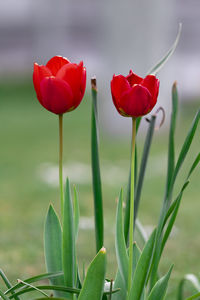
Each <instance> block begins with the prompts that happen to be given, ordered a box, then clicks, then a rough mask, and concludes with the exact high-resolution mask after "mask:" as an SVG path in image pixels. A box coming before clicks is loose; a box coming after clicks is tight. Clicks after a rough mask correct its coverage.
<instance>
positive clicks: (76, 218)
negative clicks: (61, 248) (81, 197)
mask: <svg viewBox="0 0 200 300" xmlns="http://www.w3.org/2000/svg"><path fill="white" fill-rule="evenodd" d="M79 217H80V211H79V201H78V193H77V189H76V186H75V185H74V231H75V240H77V238H78V229H79V228H78V227H79Z"/></svg>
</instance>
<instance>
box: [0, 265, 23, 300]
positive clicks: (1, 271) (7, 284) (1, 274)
mask: <svg viewBox="0 0 200 300" xmlns="http://www.w3.org/2000/svg"><path fill="white" fill-rule="evenodd" d="M0 276H1V278H2V280H3V281H4V283H5V285H6V287H7V288H8V289H11V288H12V284H11V283H10V281H9V280H8V278H7V277H6V275H5V273H4V272H3V270H0ZM13 293H14V292H12V294H13ZM14 298H15V300H20V299H19V298H18V297H17V296H16V297H14Z"/></svg>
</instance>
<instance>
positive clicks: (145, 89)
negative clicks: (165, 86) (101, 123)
mask: <svg viewBox="0 0 200 300" xmlns="http://www.w3.org/2000/svg"><path fill="white" fill-rule="evenodd" d="M158 91H159V80H158V79H157V78H156V76H154V75H147V76H146V77H145V78H144V79H143V78H141V77H139V76H138V75H136V74H134V73H133V72H132V70H130V73H129V75H128V76H126V77H125V76H123V75H117V76H115V75H114V76H113V79H112V81H111V93H112V99H113V103H114V105H115V107H116V109H117V110H118V112H119V113H120V114H121V115H122V116H124V117H134V118H137V117H140V116H143V115H146V114H148V113H149V112H150V111H151V110H152V109H153V107H154V106H155V104H156V102H157V97H158Z"/></svg>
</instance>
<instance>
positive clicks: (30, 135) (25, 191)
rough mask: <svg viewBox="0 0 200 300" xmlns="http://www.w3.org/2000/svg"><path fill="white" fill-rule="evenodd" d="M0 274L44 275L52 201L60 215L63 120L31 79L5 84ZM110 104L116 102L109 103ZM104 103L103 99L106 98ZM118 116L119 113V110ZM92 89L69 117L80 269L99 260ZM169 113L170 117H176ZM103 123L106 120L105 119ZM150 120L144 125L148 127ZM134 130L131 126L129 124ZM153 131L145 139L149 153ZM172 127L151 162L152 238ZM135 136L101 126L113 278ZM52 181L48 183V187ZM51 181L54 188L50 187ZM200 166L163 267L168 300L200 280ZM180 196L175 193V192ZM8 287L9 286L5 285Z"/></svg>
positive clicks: (179, 135) (145, 212) (68, 162)
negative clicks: (190, 277) (119, 209)
mask: <svg viewBox="0 0 200 300" xmlns="http://www.w3.org/2000/svg"><path fill="white" fill-rule="evenodd" d="M0 97H1V100H0V123H1V129H0V141H1V146H0V241H1V242H0V245H1V246H0V268H2V269H3V270H4V272H5V273H6V274H7V275H8V277H9V278H10V279H11V281H12V282H16V279H17V278H20V279H25V278H27V277H30V276H32V275H36V274H38V273H42V272H45V264H44V256H43V227H44V218H45V215H46V212H47V209H48V205H49V203H50V202H51V203H53V205H54V207H55V208H56V210H57V211H58V212H59V210H60V207H59V190H58V187H57V185H56V182H55V179H56V178H57V176H56V168H55V166H57V162H58V117H57V116H56V115H54V114H52V113H50V112H48V111H46V110H45V109H44V108H43V107H41V106H40V104H39V102H38V101H37V99H36V96H35V92H34V90H33V86H32V79H31V76H29V75H28V76H26V77H25V78H18V79H16V78H15V79H13V80H12V79H11V78H9V80H8V79H4V80H1V82H0ZM198 100H199V99H197V101H192V100H190V101H187V102H184V103H180V109H179V116H178V124H177V125H178V126H177V132H176V153H178V152H179V149H180V146H181V143H182V142H183V140H184V136H185V135H186V131H187V130H188V129H189V127H190V124H191V122H192V119H193V117H194V115H195V112H196V110H197V107H198V106H199V103H198V102H199V101H198ZM107 101H111V97H110V99H107ZM99 102H101V100H99ZM116 113H117V112H116ZM90 114H91V96H90V91H88V93H87V94H86V96H85V98H84V100H83V101H82V103H81V105H80V107H78V108H77V109H76V110H75V111H73V112H70V113H67V114H65V116H64V164H65V172H66V175H67V176H69V177H70V178H71V184H73V183H75V184H76V185H77V188H78V192H79V199H80V212H81V221H80V231H79V239H78V245H77V249H78V259H79V264H80V267H81V266H82V265H83V263H85V264H86V265H87V264H88V262H89V261H90V260H91V259H92V258H93V256H94V254H95V240H94V228H93V196H92V185H91V170H90ZM166 114H167V115H168V116H169V115H170V111H167V112H166ZM100 118H101V115H100ZM143 122H145V121H143ZM130 126H131V124H130ZM199 132H200V129H199V128H198V130H197V134H196V137H195V139H194V143H193V145H192V147H191V150H190V152H189V155H188V157H187V159H186V161H185V164H184V166H183V168H182V170H181V171H182V175H181V176H180V179H179V181H178V182H177V186H176V191H178V189H179V187H180V185H181V183H182V182H183V180H184V178H185V176H186V173H187V170H188V169H189V166H190V164H191V163H192V162H193V160H194V157H195V155H196V154H197V153H198V151H199V148H200V143H199ZM145 135H146V132H145V130H142V131H140V134H139V136H138V153H139V157H140V156H141V153H142V147H143V143H144V139H145ZM167 136H168V133H167V129H166V128H164V127H162V128H161V129H160V130H159V131H155V135H154V141H153V145H152V148H151V152H150V158H149V161H148V168H147V173H146V177H145V183H144V189H143V192H142V199H141V207H140V213H139V218H140V221H141V222H142V224H143V225H144V226H145V228H146V229H147V231H148V232H149V231H150V230H151V229H152V227H153V226H154V225H156V223H157V220H158V217H159V210H160V207H161V204H162V197H163V193H164V186H165V174H166V163H167ZM129 150H130V137H129V136H123V137H122V136H121V135H117V134H116V135H113V134H110V133H109V132H108V131H106V130H104V129H103V127H102V126H101V124H100V161H101V166H102V183H103V196H104V213H105V247H106V248H107V252H108V270H107V277H108V278H113V276H114V274H115V271H116V264H115V249H114V232H115V225H114V223H115V211H116V200H117V197H118V193H119V190H120V187H121V186H122V187H124V188H125V189H126V182H127V178H128V173H129V156H130V153H129ZM47 179H48V181H47ZM50 183H52V184H50ZM199 193H200V186H199V168H197V170H196V171H195V173H194V174H193V176H192V180H191V183H190V185H189V186H188V188H187V190H186V192H185V194H184V197H183V200H182V204H181V207H180V211H179V214H178V218H177V221H176V224H175V228H174V231H173V233H172V236H171V238H170V240H169V242H168V243H167V247H166V250H165V252H164V254H163V259H162V263H161V267H160V270H161V273H163V272H166V271H167V270H168V269H169V267H170V265H171V264H172V263H174V264H175V266H174V270H173V272H172V278H171V281H170V285H169V289H168V298H167V299H175V294H176V292H177V285H178V282H179V281H180V279H181V278H182V277H183V275H184V274H185V273H195V274H196V275H198V274H199V271H200V263H199V252H200V251H199V250H200V234H199V208H200V204H199V201H200V199H199ZM175 194H176V193H175ZM0 284H2V282H0Z"/></svg>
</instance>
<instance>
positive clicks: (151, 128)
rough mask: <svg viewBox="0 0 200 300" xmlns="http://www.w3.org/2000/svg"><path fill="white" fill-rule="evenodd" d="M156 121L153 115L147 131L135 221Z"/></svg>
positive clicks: (137, 193) (136, 193)
mask: <svg viewBox="0 0 200 300" xmlns="http://www.w3.org/2000/svg"><path fill="white" fill-rule="evenodd" d="M155 121H156V115H152V116H151V120H150V123H149V128H148V131H147V135H146V139H145V144H144V149H143V155H142V160H141V165H140V173H139V177H138V182H137V187H136V192H135V205H134V207H135V212H134V218H135V220H136V218H137V213H138V208H139V203H140V198H141V192H142V186H143V182H144V176H145V171H146V165H147V160H148V157H149V151H150V148H151V142H152V138H153V133H154V128H155Z"/></svg>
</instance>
